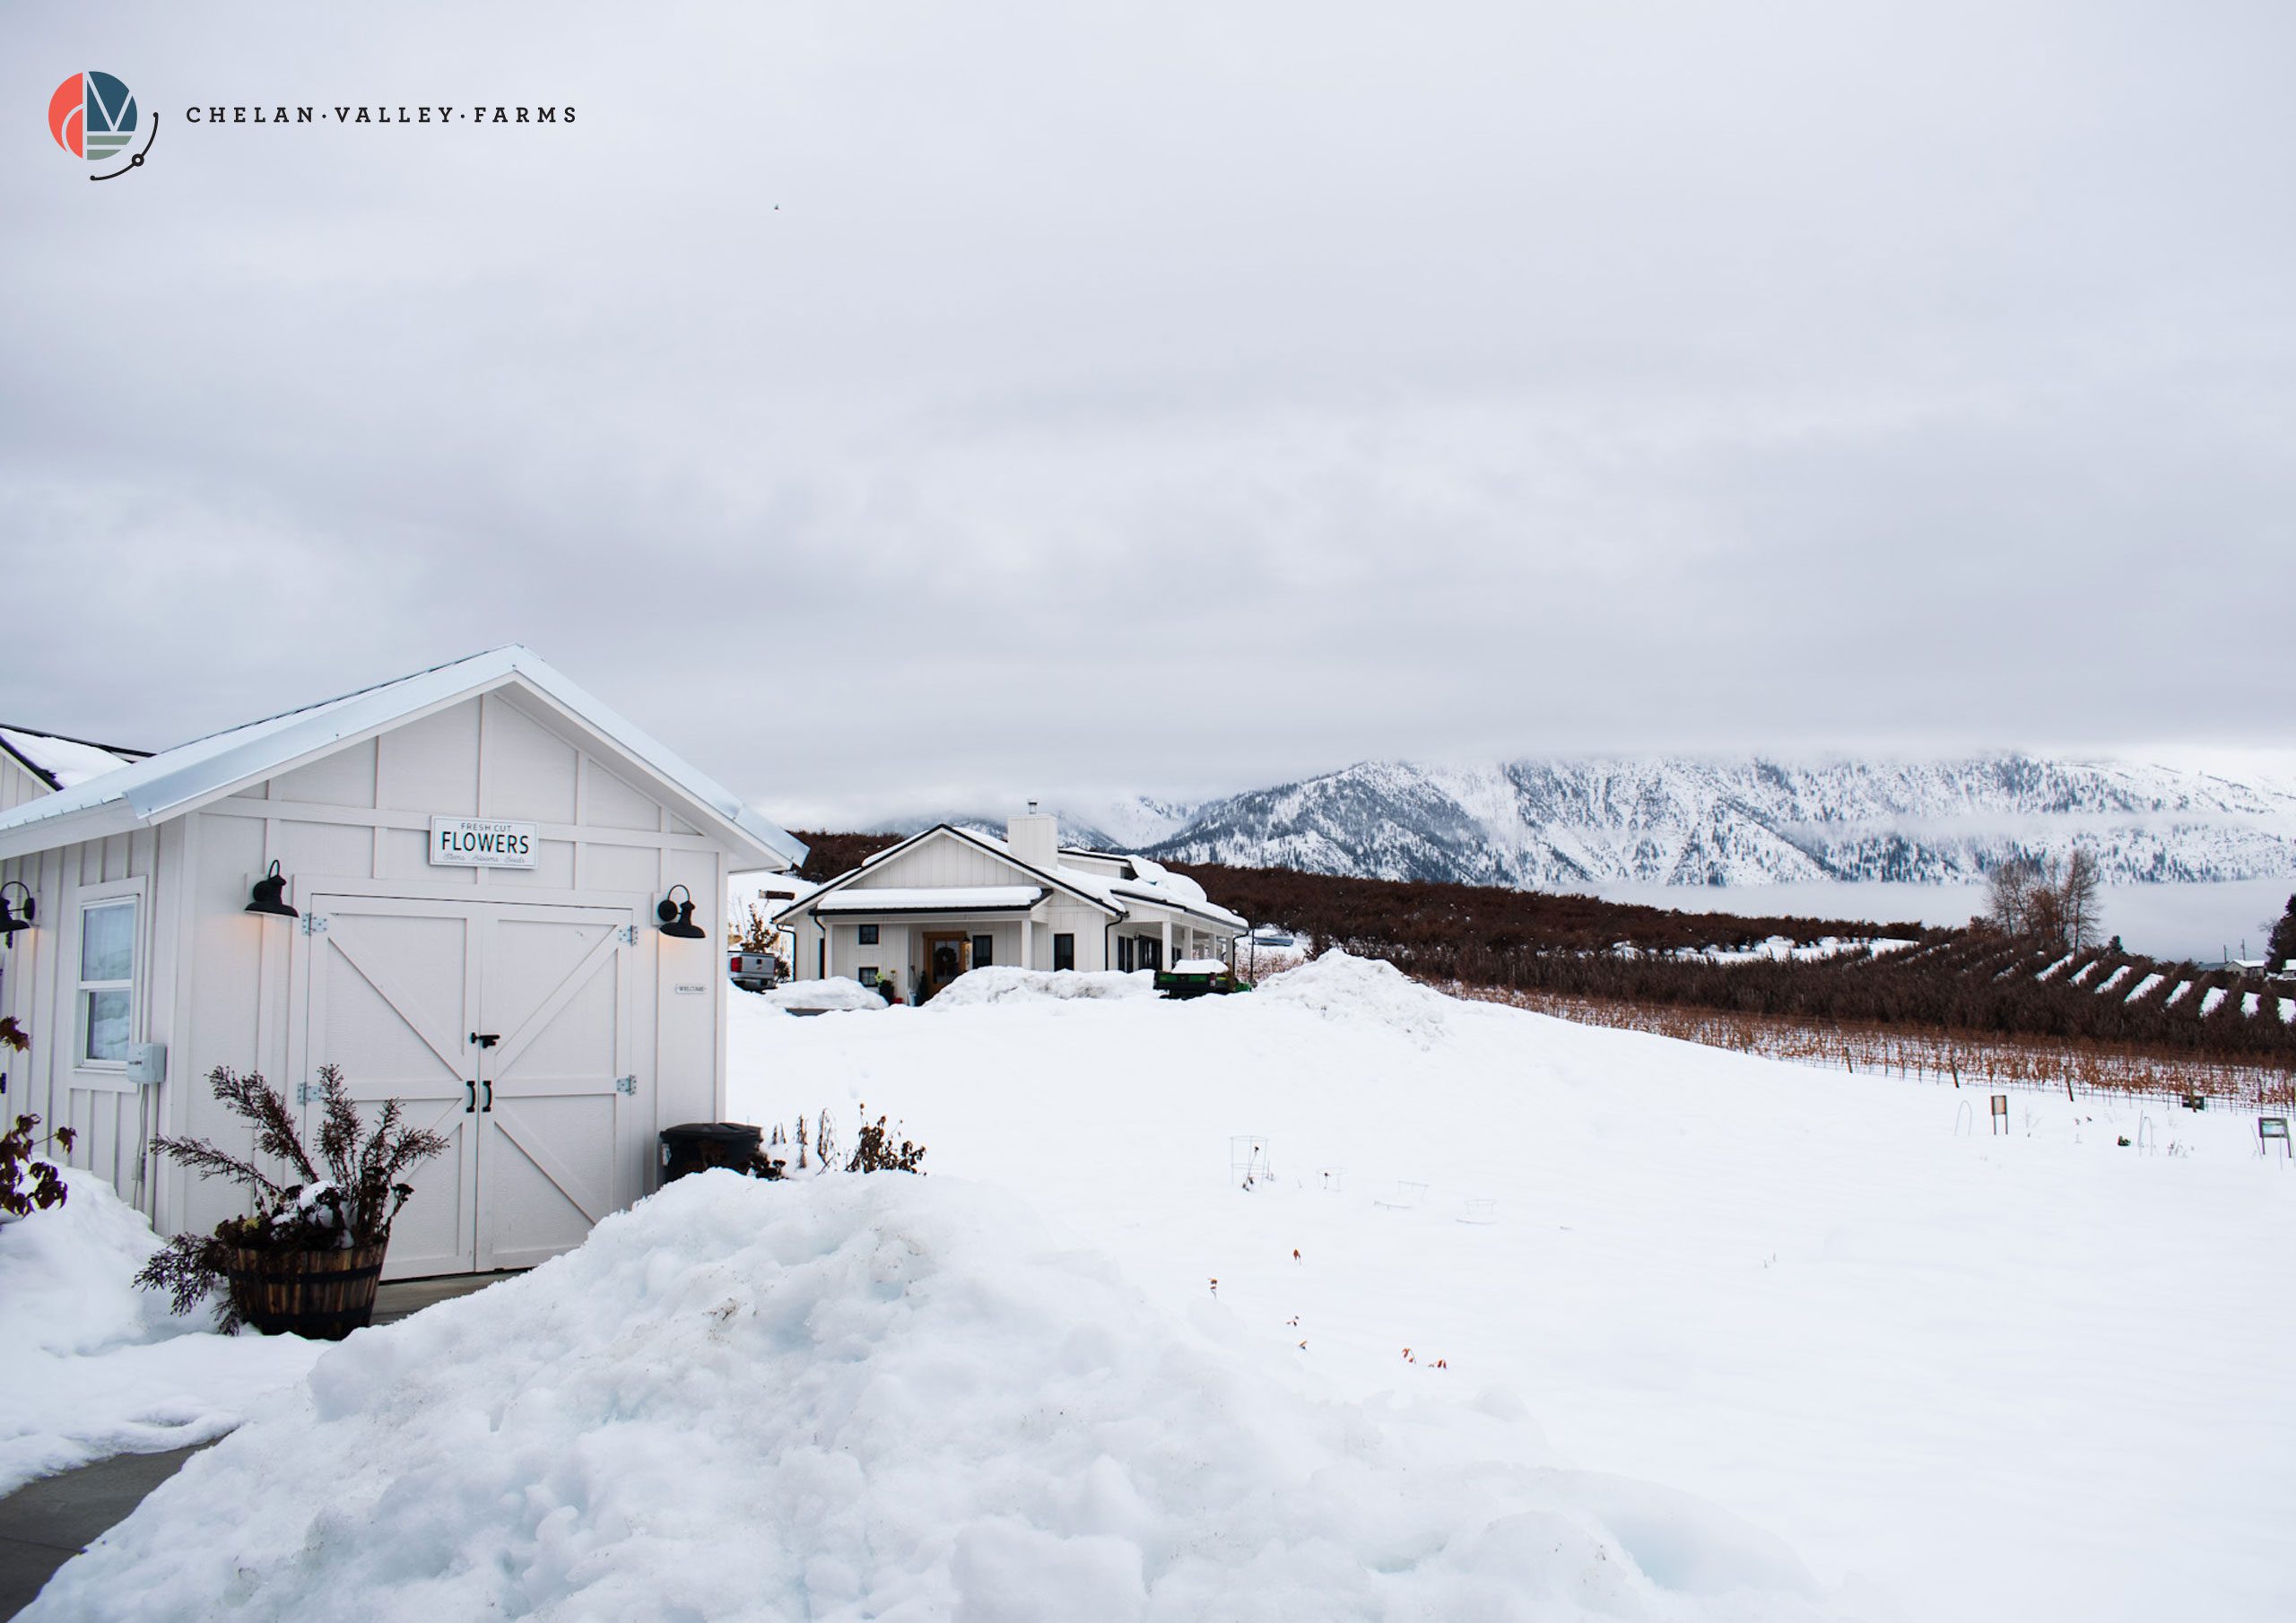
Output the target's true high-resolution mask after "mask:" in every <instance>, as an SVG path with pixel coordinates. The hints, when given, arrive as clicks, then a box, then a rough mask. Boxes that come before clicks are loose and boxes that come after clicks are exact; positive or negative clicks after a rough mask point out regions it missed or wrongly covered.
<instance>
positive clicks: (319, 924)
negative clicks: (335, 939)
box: [303, 913, 326, 935]
mask: <svg viewBox="0 0 2296 1623" xmlns="http://www.w3.org/2000/svg"><path fill="white" fill-rule="evenodd" d="M303 933H304V934H305V935H325V934H326V920H325V919H323V918H321V917H320V916H318V915H317V914H316V913H306V914H305V915H303Z"/></svg>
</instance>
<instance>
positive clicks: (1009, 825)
mask: <svg viewBox="0 0 2296 1623" xmlns="http://www.w3.org/2000/svg"><path fill="white" fill-rule="evenodd" d="M1005 844H1006V845H1008V846H1012V847H1013V855H1015V856H1017V857H1019V858H1020V859H1021V860H1022V862H1024V863H1026V864H1029V866H1030V867H1031V868H1037V869H1040V870H1043V871H1046V872H1049V871H1050V870H1052V869H1053V868H1055V867H1057V866H1058V865H1059V864H1060V820H1059V819H1058V818H1057V817H1053V816H1050V815H1048V814H1044V813H1039V812H1038V811H1037V803H1036V802H1034V801H1031V802H1030V803H1029V811H1028V815H1027V816H1025V817H1015V818H1012V819H1010V820H1007V821H1006V823H1005Z"/></svg>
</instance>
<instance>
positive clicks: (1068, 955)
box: [1052, 931, 1076, 969]
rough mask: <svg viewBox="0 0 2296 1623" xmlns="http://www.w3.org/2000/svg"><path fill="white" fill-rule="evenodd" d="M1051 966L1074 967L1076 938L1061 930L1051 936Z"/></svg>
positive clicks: (1057, 967)
mask: <svg viewBox="0 0 2296 1623" xmlns="http://www.w3.org/2000/svg"><path fill="white" fill-rule="evenodd" d="M1052 967H1053V968H1056V969H1074V968H1075V967H1076V938H1075V937H1074V936H1073V935H1071V934H1069V933H1067V932H1066V931H1061V932H1059V933H1057V934H1055V935H1054V936H1053V938H1052Z"/></svg>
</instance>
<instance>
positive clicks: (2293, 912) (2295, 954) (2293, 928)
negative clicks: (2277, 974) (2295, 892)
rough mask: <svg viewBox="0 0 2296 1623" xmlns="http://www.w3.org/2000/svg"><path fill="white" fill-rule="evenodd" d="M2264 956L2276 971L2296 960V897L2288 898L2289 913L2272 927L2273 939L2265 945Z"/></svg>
mask: <svg viewBox="0 0 2296 1623" xmlns="http://www.w3.org/2000/svg"><path fill="white" fill-rule="evenodd" d="M2264 955H2265V957H2266V958H2267V959H2270V960H2271V961H2272V967H2273V968H2275V969H2277V968H2280V966H2281V965H2283V964H2284V963H2286V962H2288V961H2289V959H2296V896H2292V897H2290V898H2288V911H2287V912H2285V913H2283V914H2282V915H2281V916H2280V922H2279V923H2278V924H2274V926H2273V927H2272V937H2271V939H2270V940H2269V941H2267V942H2266V943H2265V950H2264Z"/></svg>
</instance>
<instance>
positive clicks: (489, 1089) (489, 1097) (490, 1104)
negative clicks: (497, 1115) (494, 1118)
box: [486, 1076, 494, 1115]
mask: <svg viewBox="0 0 2296 1623" xmlns="http://www.w3.org/2000/svg"><path fill="white" fill-rule="evenodd" d="M486 1112H487V1114H488V1115H492V1114H493V1112H494V1079H493V1078H492V1077H491V1076H490V1077H488V1078H487V1079H486Z"/></svg>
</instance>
